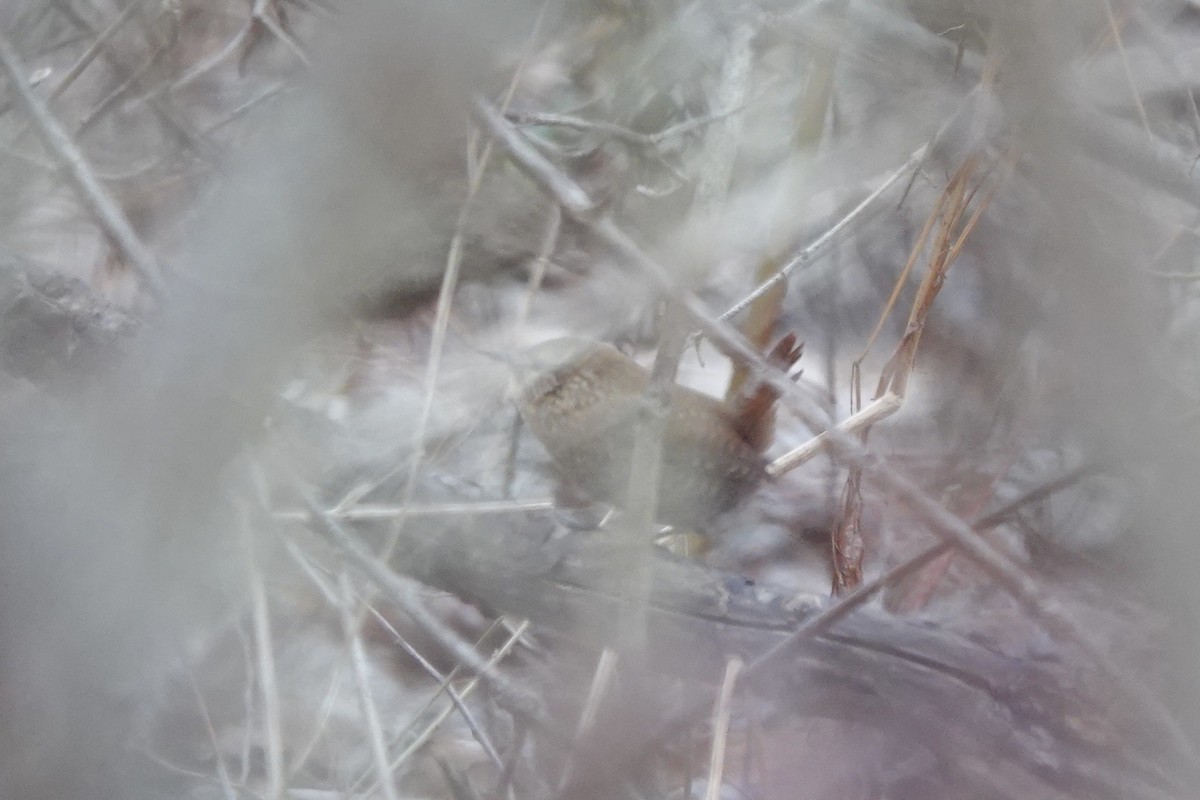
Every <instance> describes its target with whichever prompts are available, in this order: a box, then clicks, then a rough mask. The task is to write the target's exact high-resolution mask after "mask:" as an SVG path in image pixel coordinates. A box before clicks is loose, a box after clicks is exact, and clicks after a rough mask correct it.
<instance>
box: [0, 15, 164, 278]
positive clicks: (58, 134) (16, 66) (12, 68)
mask: <svg viewBox="0 0 1200 800" xmlns="http://www.w3.org/2000/svg"><path fill="white" fill-rule="evenodd" d="M0 67H3V68H4V71H5V72H6V73H7V74H8V78H9V81H10V82H11V83H12V86H13V88H14V89H15V90H16V92H17V96H18V97H20V99H21V102H22V104H23V105H24V106H25V109H26V111H27V112H28V113H29V115H30V116H31V117H32V118H33V121H34V124H35V125H36V126H37V130H38V134H39V135H40V136H41V138H42V141H43V142H44V143H45V145H46V147H47V148H49V149H50V151H51V152H53V153H54V154H55V156H56V157H57V158H58V159H59V161H60V162H62V165H63V168H64V169H65V170H66V173H67V175H68V177H70V179H71V181H72V182H73V183H74V184H75V188H76V190H77V191H78V192H79V194H80V195H81V197H82V198H83V200H84V201H85V202H86V203H87V205H88V207H89V208H90V210H91V212H92V214H93V215H94V216H95V218H96V221H97V222H98V223H99V224H100V227H101V228H102V229H103V230H104V232H105V233H106V234H108V237H109V239H110V240H111V241H112V242H113V244H114V245H116V247H117V249H118V250H119V251H120V252H121V254H122V255H123V256H124V258H125V260H126V261H127V262H128V263H129V264H130V266H132V267H133V269H134V270H135V271H136V272H137V273H138V275H139V276H141V278H142V280H143V281H144V282H145V283H146V287H147V288H148V289H149V290H150V292H151V293H152V294H153V295H154V296H155V297H158V298H161V297H162V295H163V293H164V290H165V285H164V283H163V279H162V272H161V271H160V270H159V266H158V262H157V260H156V259H155V258H154V255H153V254H152V253H151V252H150V250H149V249H148V248H147V247H146V246H145V245H144V244H143V243H142V241H141V239H139V238H138V235H137V234H136V233H135V232H134V230H133V226H132V225H131V224H130V223H129V219H128V217H126V216H125V213H124V212H123V211H122V210H121V208H120V206H118V205H117V202H116V201H115V200H114V199H113V197H112V195H110V194H109V193H108V190H107V189H106V188H105V187H104V185H103V184H102V183H100V181H99V179H98V178H96V175H95V173H94V172H93V171H92V168H91V165H90V164H88V161H87V159H86V158H85V157H84V155H83V151H81V150H80V149H79V146H78V145H76V144H75V142H74V141H73V140H72V139H71V137H70V136H68V135H67V132H66V131H65V130H63V128H62V126H61V125H59V123H58V120H56V119H55V118H54V116H53V115H52V114H51V113H50V109H49V108H47V107H46V104H45V102H44V101H43V100H42V99H41V98H40V97H39V96H38V95H37V94H36V93H35V92H34V91H33V87H31V86H30V85H29V80H28V79H27V78H26V77H25V73H26V70H25V65H24V63H22V61H21V59H20V58H19V57H18V56H17V52H16V50H15V49H14V48H13V46H12V43H11V42H10V41H9V40H8V37H7V36H5V35H4V34H3V33H0Z"/></svg>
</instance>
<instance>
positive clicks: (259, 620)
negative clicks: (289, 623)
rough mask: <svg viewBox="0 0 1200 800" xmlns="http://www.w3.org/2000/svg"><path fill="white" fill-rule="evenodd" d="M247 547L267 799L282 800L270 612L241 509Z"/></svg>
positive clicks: (279, 724) (279, 718)
mask: <svg viewBox="0 0 1200 800" xmlns="http://www.w3.org/2000/svg"><path fill="white" fill-rule="evenodd" d="M240 513H241V517H242V519H241V522H242V529H243V533H244V539H245V548H246V568H247V574H248V578H249V582H250V599H251V606H252V609H253V619H254V648H255V655H256V660H257V662H258V681H259V686H260V688H261V690H262V700H263V719H264V725H265V727H266V730H265V735H266V741H267V745H266V751H267V767H266V769H267V791H266V793H267V797H268V798H269V799H270V800H283V798H284V795H285V791H286V787H285V769H284V761H283V722H282V718H283V715H282V710H281V709H282V705H281V704H280V702H279V682H278V679H277V676H276V671H275V654H274V649H273V643H272V640H271V613H270V606H269V604H268V602H267V590H266V586H265V584H264V583H263V576H262V571H261V570H260V569H259V567H258V559H257V558H256V557H255V553H254V550H255V543H254V537H253V531H252V529H251V527H250V522H249V520H248V519H246V516H245V514H246V512H245V510H244V509H242V510H240Z"/></svg>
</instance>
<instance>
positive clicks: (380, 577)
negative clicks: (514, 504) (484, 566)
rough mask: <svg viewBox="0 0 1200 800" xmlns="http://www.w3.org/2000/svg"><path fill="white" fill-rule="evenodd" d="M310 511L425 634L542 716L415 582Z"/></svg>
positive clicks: (519, 705) (527, 694)
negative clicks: (425, 597)
mask: <svg viewBox="0 0 1200 800" xmlns="http://www.w3.org/2000/svg"><path fill="white" fill-rule="evenodd" d="M306 501H307V498H306ZM309 510H310V512H311V513H310V516H309V522H310V523H312V522H315V523H316V525H317V527H318V528H319V529H320V530H321V531H322V532H323V533H324V534H325V535H326V536H327V537H328V538H329V539H330V541H332V542H333V544H334V545H336V546H337V548H338V549H339V550H340V551H341V552H342V554H343V555H344V556H346V558H347V559H348V560H349V561H350V562H351V563H353V564H354V565H355V566H356V567H358V568H359V569H361V570H362V571H363V572H364V573H365V574H366V576H367V577H368V578H370V580H371V581H372V583H374V584H375V586H376V588H378V589H379V590H380V591H381V592H382V593H383V594H384V596H386V597H387V598H388V600H389V601H391V602H392V603H395V604H396V606H397V607H398V608H399V609H400V610H401V611H403V612H405V613H406V614H408V616H409V617H411V618H412V621H413V623H414V624H416V626H417V627H418V628H420V629H421V631H422V632H423V633H425V634H426V635H428V636H429V637H430V638H432V639H433V640H434V641H435V642H437V644H438V645H439V646H440V647H443V648H444V649H445V650H446V651H447V652H449V653H451V654H452V655H453V656H454V657H455V658H456V659H458V660H459V661H460V662H461V663H463V664H465V665H466V666H468V667H470V668H471V669H473V670H475V671H476V672H478V673H479V674H480V675H481V676H482V677H483V679H484V680H486V681H487V682H488V683H489V684H490V685H491V686H492V688H493V689H494V690H495V691H496V692H497V693H498V694H499V695H500V696H501V697H503V698H505V700H506V701H508V702H509V704H510V707H513V708H514V709H518V710H519V712H520V713H523V714H526V715H528V716H530V717H533V718H540V717H541V716H542V702H541V700H540V699H539V698H538V696H537V695H536V694H534V693H533V692H531V691H530V690H528V689H526V688H525V687H524V686H522V685H520V684H518V683H517V682H516V681H514V680H513V679H511V678H509V677H507V676H505V675H503V674H501V673H499V672H497V671H496V670H495V669H492V668H490V667H489V666H488V663H487V662H486V661H484V660H483V659H482V658H481V657H480V655H479V653H478V652H476V650H475V649H474V648H472V647H471V646H470V645H469V644H467V643H466V642H465V641H463V640H462V639H461V638H460V637H459V636H458V634H456V633H455V632H454V631H452V630H451V629H450V628H448V627H447V626H446V625H445V624H443V623H442V622H441V621H440V620H439V619H438V618H437V617H435V616H434V615H433V614H432V613H431V612H430V611H429V609H428V608H426V607H425V604H424V603H422V602H421V600H420V599H419V597H418V596H417V592H416V587H415V584H413V583H412V582H411V581H409V580H405V579H403V578H401V577H400V576H399V575H397V574H396V573H395V572H393V571H392V570H391V569H389V568H388V566H387V564H386V563H384V562H383V561H381V560H380V559H379V558H377V557H375V556H374V555H372V554H371V553H370V552H368V550H367V549H366V548H365V547H364V546H363V545H362V544H360V543H359V542H358V541H357V540H356V539H355V538H354V537H353V536H351V535H350V533H349V531H347V530H346V529H345V528H343V527H342V525H341V523H340V522H338V521H337V520H335V519H334V518H333V517H331V516H330V515H329V514H328V513H326V512H325V511H324V510H323V509H321V508H320V507H319V506H317V505H316V504H315V503H312V502H309Z"/></svg>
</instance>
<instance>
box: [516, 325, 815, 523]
mask: <svg viewBox="0 0 1200 800" xmlns="http://www.w3.org/2000/svg"><path fill="white" fill-rule="evenodd" d="M790 341H791V342H792V343H793V344H794V338H792V339H791V340H790ZM781 344H782V343H781ZM777 349H778V348H777ZM787 350H788V353H789V354H790V357H792V363H794V360H795V358H798V357H799V352H798V349H796V348H793V347H790V346H789V347H788V348H787ZM520 361H521V365H520V367H519V368H518V380H517V384H518V395H517V398H518V399H517V403H518V407H519V410H520V413H521V416H522V418H523V419H524V421H525V423H526V425H528V427H529V429H530V430H531V431H532V432H533V434H534V436H536V437H537V439H538V440H539V441H540V442H541V443H542V445H543V446H544V447H545V449H546V450H547V452H548V453H549V455H550V457H551V459H552V460H553V461H554V463H555V464H556V465H557V466H558V468H559V470H560V471H561V473H562V477H564V478H565V479H566V481H567V482H568V484H569V485H570V486H571V487H572V488H574V489H577V490H579V491H580V492H582V493H583V494H585V495H587V496H588V497H590V498H592V499H594V500H600V501H603V502H606V503H609V504H611V505H614V506H617V507H621V508H623V507H624V506H625V505H626V504H625V498H626V495H627V493H628V489H629V474H630V464H631V461H632V456H633V449H634V441H635V436H636V435H637V432H638V428H639V426H638V424H637V423H638V415H639V411H640V409H641V407H642V406H641V404H642V402H643V400H642V396H643V394H644V392H645V390H646V387H647V386H648V385H649V383H650V373H649V371H648V370H646V369H645V368H644V367H642V366H641V365H640V364H638V363H637V362H636V361H634V360H633V359H632V358H630V357H629V356H627V355H625V354H624V353H622V352H621V351H619V350H618V349H617V348H615V347H613V346H612V345H611V344H607V343H605V342H599V341H594V340H590V339H582V338H576V337H565V338H559V339H552V340H550V341H548V342H543V343H542V344H539V345H535V346H534V347H532V348H530V349H528V350H526V351H525V353H524V354H523V357H522V358H521V359H520ZM752 396H753V393H751V395H749V396H747V398H746V402H745V403H744V404H743V406H749V405H761V397H758V398H755V399H754V400H751V397H752ZM743 406H739V405H737V404H735V405H733V406H731V405H727V404H726V403H724V402H722V401H721V400H718V399H716V398H714V397H710V396H709V395H706V394H703V393H702V392H698V391H696V390H694V389H690V388H687V387H684V386H679V385H677V384H671V385H670V387H669V388H668V395H667V411H666V421H665V431H664V434H663V441H662V462H661V463H662V466H661V472H660V475H659V486H658V503H657V507H656V520H657V521H658V522H660V523H662V524H665V525H671V526H681V527H687V528H690V529H693V530H701V531H702V530H704V528H705V527H706V526H707V525H708V524H710V523H711V521H712V520H713V519H714V518H715V517H716V516H717V515H719V514H721V513H722V512H725V511H728V510H730V509H732V508H733V507H735V506H736V505H738V503H739V502H740V501H741V500H743V499H744V498H745V497H747V496H748V495H749V494H751V493H752V492H753V491H754V489H755V488H756V487H758V486H759V485H760V484H761V483H763V482H764V481H765V480H767V470H766V466H767V462H766V459H765V458H764V455H763V450H764V449H765V447H766V444H767V443H768V441H764V437H763V436H762V433H761V431H759V430H755V429H754V428H755V424H756V421H755V420H753V419H751V418H750V417H749V416H748V415H743V416H739V413H738V411H739V408H741V407H743ZM767 439H768V440H769V437H767Z"/></svg>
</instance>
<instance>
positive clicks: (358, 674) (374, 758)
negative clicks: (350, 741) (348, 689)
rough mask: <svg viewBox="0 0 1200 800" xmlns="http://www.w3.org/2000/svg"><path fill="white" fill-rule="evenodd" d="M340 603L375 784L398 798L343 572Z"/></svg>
mask: <svg viewBox="0 0 1200 800" xmlns="http://www.w3.org/2000/svg"><path fill="white" fill-rule="evenodd" d="M338 588H339V590H340V593H341V602H339V603H338V618H339V619H340V620H341V623H342V635H343V636H345V637H346V643H347V644H348V645H349V647H350V664H351V666H352V667H353V668H354V687H355V688H356V689H357V690H358V704H359V707H360V708H361V709H362V715H363V721H364V722H365V723H366V728H367V741H368V742H369V743H370V745H371V762H372V763H373V764H374V765H375V778H376V781H375V782H376V783H377V784H378V786H379V787H380V789H382V790H383V796H384V798H385V800H399V796H398V795H397V794H396V782H395V781H394V780H392V775H393V774H394V773H393V772H392V771H391V770H390V769H389V768H388V758H387V746H386V745H384V743H383V726H382V725H381V724H380V722H379V711H378V710H377V709H376V708H375V699H374V697H372V695H371V686H370V676H369V675H368V674H367V654H366V651H365V650H364V649H363V643H362V636H360V635H359V625H358V622H357V620H355V618H354V617H355V615H354V610H353V608H354V595H353V593H352V592H351V591H350V580H349V578H347V576H346V573H345V572H344V571H343V572H342V574H341V575H340V576H339V577H338Z"/></svg>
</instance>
